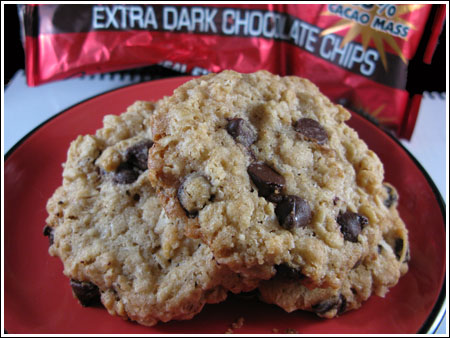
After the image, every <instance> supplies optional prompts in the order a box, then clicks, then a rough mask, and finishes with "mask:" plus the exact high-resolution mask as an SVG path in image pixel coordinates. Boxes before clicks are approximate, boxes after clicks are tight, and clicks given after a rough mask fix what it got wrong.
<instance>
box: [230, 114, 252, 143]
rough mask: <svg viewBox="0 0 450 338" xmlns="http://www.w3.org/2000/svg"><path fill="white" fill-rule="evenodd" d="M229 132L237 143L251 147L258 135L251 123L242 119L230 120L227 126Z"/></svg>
mask: <svg viewBox="0 0 450 338" xmlns="http://www.w3.org/2000/svg"><path fill="white" fill-rule="evenodd" d="M227 132H228V134H230V135H231V136H232V137H233V138H234V139H235V140H236V142H238V143H240V144H242V145H244V146H245V147H250V146H251V145H252V144H253V143H255V141H256V138H257V135H256V132H255V131H254V130H253V128H252V126H251V125H250V123H249V122H247V121H246V120H244V119H241V118H234V119H229V120H228V124H227Z"/></svg>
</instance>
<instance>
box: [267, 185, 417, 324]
mask: <svg viewBox="0 0 450 338" xmlns="http://www.w3.org/2000/svg"><path fill="white" fill-rule="evenodd" d="M385 187H386V189H387V190H386V193H387V196H386V199H385V200H384V201H385V204H388V205H389V207H390V208H391V212H390V213H389V214H388V215H387V217H386V218H385V219H384V220H383V223H384V224H385V225H386V226H385V227H384V230H383V239H382V241H381V242H380V244H379V246H377V247H373V248H372V252H370V253H369V254H368V255H367V256H365V257H364V259H362V260H359V261H357V262H356V263H355V265H354V266H353V267H352V269H351V270H350V271H349V272H348V274H347V277H346V278H344V279H343V283H342V285H341V287H340V288H337V289H335V288H332V287H323V288H321V287H314V286H311V283H310V281H309V280H308V278H307V277H306V276H305V275H303V274H302V273H301V272H300V271H298V270H294V269H292V268H289V267H288V266H287V265H279V266H277V267H276V270H277V273H276V275H275V276H274V277H273V278H271V279H270V280H266V281H262V282H261V283H260V286H259V289H258V290H259V296H260V298H261V300H263V301H264V302H267V303H271V304H276V305H278V306H280V307H282V308H283V309H284V310H286V311H287V312H292V311H295V310H306V311H312V312H314V313H316V314H317V315H318V316H320V317H324V318H333V317H335V316H339V315H341V314H342V313H344V312H346V311H349V310H354V309H358V308H359V307H361V305H362V304H363V302H364V301H366V300H367V299H368V298H369V297H370V296H371V295H372V294H375V295H377V296H380V297H384V296H385V295H386V293H387V292H388V290H389V288H390V287H392V286H394V285H396V284H397V281H398V279H399V278H400V277H401V276H402V275H404V274H405V273H406V272H407V271H408V261H409V259H410V256H409V250H408V248H407V247H406V246H405V245H404V244H405V240H406V239H407V233H406V231H405V227H404V225H403V223H402V222H401V221H400V218H399V216H398V214H397V211H396V209H395V205H394V202H392V201H393V199H395V201H397V200H398V195H397V194H396V191H395V189H394V188H393V187H392V186H391V185H385ZM395 203H396V202H395Z"/></svg>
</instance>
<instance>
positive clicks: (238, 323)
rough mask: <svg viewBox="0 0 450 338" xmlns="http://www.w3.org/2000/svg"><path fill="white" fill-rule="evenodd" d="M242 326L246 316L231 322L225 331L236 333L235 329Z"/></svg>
mask: <svg viewBox="0 0 450 338" xmlns="http://www.w3.org/2000/svg"><path fill="white" fill-rule="evenodd" d="M242 326H244V317H239V318H237V319H236V320H235V321H234V322H233V323H231V325H230V327H228V329H227V330H226V331H225V333H228V334H230V333H234V330H236V329H240V328H241V327H242Z"/></svg>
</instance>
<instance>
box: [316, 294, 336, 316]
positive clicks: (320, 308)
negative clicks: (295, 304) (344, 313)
mask: <svg viewBox="0 0 450 338" xmlns="http://www.w3.org/2000/svg"><path fill="white" fill-rule="evenodd" d="M339 305H340V298H339V297H334V298H331V299H325V300H323V301H321V302H319V303H317V304H315V305H313V306H312V310H313V311H314V312H315V313H317V314H319V315H321V314H325V313H327V312H328V311H330V310H332V309H334V308H337V307H338V306H339Z"/></svg>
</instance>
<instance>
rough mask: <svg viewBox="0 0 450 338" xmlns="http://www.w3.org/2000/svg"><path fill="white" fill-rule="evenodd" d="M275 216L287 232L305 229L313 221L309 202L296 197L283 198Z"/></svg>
mask: <svg viewBox="0 0 450 338" xmlns="http://www.w3.org/2000/svg"><path fill="white" fill-rule="evenodd" d="M275 214H276V215H277V218H278V222H279V223H280V225H281V226H282V227H283V228H285V229H287V230H291V229H294V228H301V227H305V226H307V225H308V223H309V222H310V220H311V208H310V207H309V204H308V202H306V201H305V200H304V199H303V198H301V197H298V196H294V195H287V196H283V199H282V200H281V202H279V203H278V204H277V206H276V208H275Z"/></svg>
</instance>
